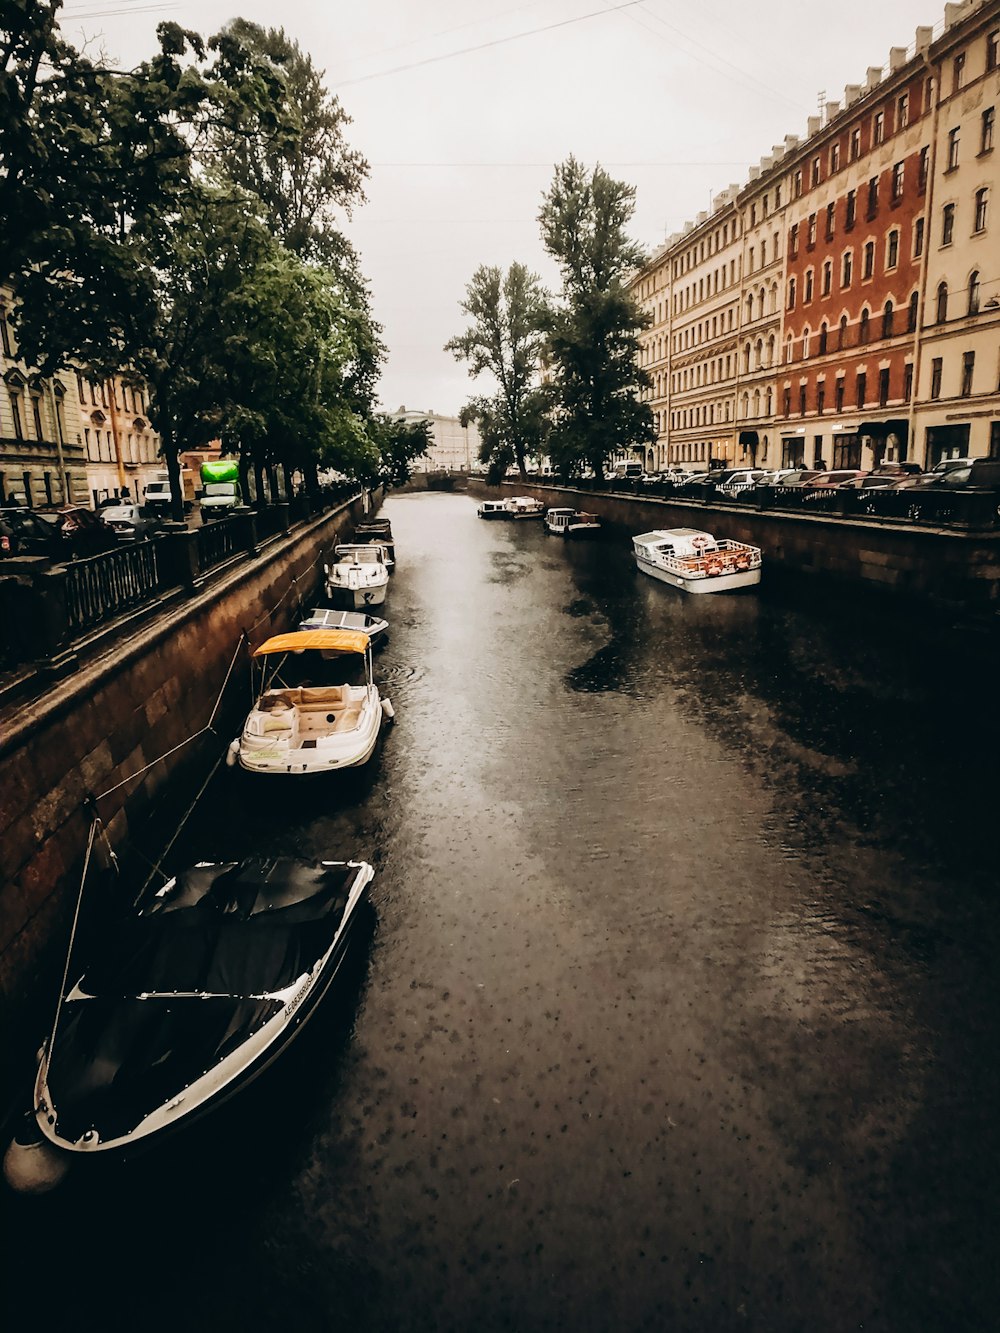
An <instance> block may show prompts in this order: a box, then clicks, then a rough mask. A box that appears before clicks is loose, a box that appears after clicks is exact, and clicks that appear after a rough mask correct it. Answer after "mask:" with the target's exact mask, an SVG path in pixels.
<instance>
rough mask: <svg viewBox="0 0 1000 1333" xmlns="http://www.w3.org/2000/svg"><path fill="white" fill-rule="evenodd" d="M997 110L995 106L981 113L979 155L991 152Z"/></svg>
mask: <svg viewBox="0 0 1000 1333" xmlns="http://www.w3.org/2000/svg"><path fill="white" fill-rule="evenodd" d="M996 119H997V109H996V107H995V106H988V107H987V108H986V110H985V111H984V112H983V119H982V125H981V128H980V131H979V151H980V153H992V151H993V129H994V126H995V125H996Z"/></svg>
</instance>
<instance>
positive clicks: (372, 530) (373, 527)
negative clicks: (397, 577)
mask: <svg viewBox="0 0 1000 1333" xmlns="http://www.w3.org/2000/svg"><path fill="white" fill-rule="evenodd" d="M353 541H354V545H356V546H371V545H372V543H375V544H376V545H380V546H382V547H383V548H384V549H385V553H386V555H387V556H388V557H389V558H388V561H387V564H388V566H389V571H390V573H391V572H392V567H393V565H394V564H395V562H396V543H395V542H394V541H393V537H392V524H391V523H390V522H389V520H388V519H387V518H363V519H361V520H360V522H358V523H357V524H355V527H354V539H353Z"/></svg>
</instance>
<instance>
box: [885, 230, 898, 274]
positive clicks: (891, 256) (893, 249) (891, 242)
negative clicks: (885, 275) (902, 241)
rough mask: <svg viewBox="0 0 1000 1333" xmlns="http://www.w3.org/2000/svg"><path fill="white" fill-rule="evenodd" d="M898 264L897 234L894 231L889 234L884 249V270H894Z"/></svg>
mask: <svg viewBox="0 0 1000 1333" xmlns="http://www.w3.org/2000/svg"><path fill="white" fill-rule="evenodd" d="M898 263H899V232H898V231H896V230H895V229H894V230H893V231H891V232H890V233H889V239H888V241H887V242H886V247H885V266H886V268H895V267H896V265H897V264H898Z"/></svg>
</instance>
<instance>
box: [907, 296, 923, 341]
mask: <svg viewBox="0 0 1000 1333" xmlns="http://www.w3.org/2000/svg"><path fill="white" fill-rule="evenodd" d="M919 306H920V293H919V292H912V293H911V295H910V304H909V305H908V306H907V308H906V331H907V333H913V332H914V331H915V330H916V327H917V310H918V309H919Z"/></svg>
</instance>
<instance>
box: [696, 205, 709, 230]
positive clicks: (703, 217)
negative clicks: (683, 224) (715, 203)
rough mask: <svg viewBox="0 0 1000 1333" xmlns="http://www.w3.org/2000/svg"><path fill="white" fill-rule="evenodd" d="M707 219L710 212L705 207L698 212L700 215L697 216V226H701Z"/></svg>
mask: <svg viewBox="0 0 1000 1333" xmlns="http://www.w3.org/2000/svg"><path fill="white" fill-rule="evenodd" d="M707 221H708V214H707V213H706V212H705V210H704V209H702V210H701V212H700V213H699V214H698V216H697V217H696V218H695V226H696V227H700V226H701V224H702V223H703V222H707Z"/></svg>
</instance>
